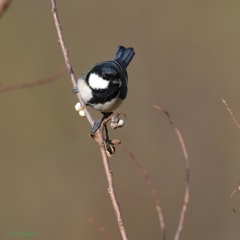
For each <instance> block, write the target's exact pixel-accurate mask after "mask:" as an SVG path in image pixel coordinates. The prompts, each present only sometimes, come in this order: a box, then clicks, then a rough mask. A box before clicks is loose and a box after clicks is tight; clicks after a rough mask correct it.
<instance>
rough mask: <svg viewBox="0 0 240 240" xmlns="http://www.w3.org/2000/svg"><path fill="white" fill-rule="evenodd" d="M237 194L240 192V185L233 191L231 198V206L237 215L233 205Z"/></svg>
mask: <svg viewBox="0 0 240 240" xmlns="http://www.w3.org/2000/svg"><path fill="white" fill-rule="evenodd" d="M236 192H240V183H239V184H238V187H237V188H236V189H234V190H233V192H232V193H231V196H230V202H231V205H232V210H233V211H234V212H235V213H236V212H237V211H236V209H235V207H234V204H233V196H234V195H235V193H236Z"/></svg>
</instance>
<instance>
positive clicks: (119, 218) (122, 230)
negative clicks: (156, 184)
mask: <svg viewBox="0 0 240 240" xmlns="http://www.w3.org/2000/svg"><path fill="white" fill-rule="evenodd" d="M51 4H52V13H53V18H54V22H55V26H56V29H57V34H58V39H59V43H60V45H61V48H62V52H63V56H64V59H65V63H66V66H67V68H68V70H69V73H70V75H71V81H72V84H73V87H76V78H75V74H74V72H73V69H72V66H71V64H70V60H69V56H68V50H67V48H66V47H65V43H64V40H63V35H62V30H61V29H62V28H61V25H60V22H59V18H58V13H57V6H56V0H51ZM77 97H78V99H79V102H80V103H81V105H82V106H83V107H84V110H85V113H86V117H87V119H88V121H89V123H90V124H91V125H93V122H94V121H93V118H92V116H91V115H90V112H89V111H88V110H87V108H86V106H85V104H84V102H83V100H82V98H81V95H80V93H78V94H77ZM96 136H97V141H98V144H99V148H100V152H101V156H102V160H103V166H104V170H105V174H106V177H107V182H108V192H109V195H110V198H111V201H112V205H113V209H114V212H115V215H116V218H117V223H118V227H119V231H120V233H121V235H122V239H123V240H128V236H127V232H126V229H125V226H124V224H123V218H122V213H121V210H120V206H119V203H118V201H117V197H116V193H115V188H114V184H113V177H112V170H111V168H110V166H109V161H108V157H107V154H106V150H105V147H104V139H103V135H102V131H101V129H99V130H98V131H97V133H96Z"/></svg>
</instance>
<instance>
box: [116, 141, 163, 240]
mask: <svg viewBox="0 0 240 240" xmlns="http://www.w3.org/2000/svg"><path fill="white" fill-rule="evenodd" d="M118 146H119V147H120V148H121V149H122V150H123V151H124V152H125V153H127V154H128V155H129V157H130V158H131V159H132V160H133V162H134V163H135V164H136V166H137V168H138V169H139V171H140V172H141V173H142V175H143V176H144V178H145V179H146V181H147V184H148V186H149V188H150V190H151V194H152V196H153V199H154V202H155V206H156V210H157V215H158V219H159V223H160V229H161V231H162V239H163V240H166V226H165V222H164V218H163V213H162V208H161V205H160V199H159V197H158V195H157V192H156V189H155V187H154V185H153V181H152V179H151V177H150V175H149V174H148V172H147V171H146V170H145V169H144V167H143V166H142V165H141V163H140V162H139V161H138V160H137V158H136V157H135V156H134V155H133V154H132V153H131V152H130V151H129V150H128V149H127V148H126V147H124V146H123V145H122V144H121V145H118Z"/></svg>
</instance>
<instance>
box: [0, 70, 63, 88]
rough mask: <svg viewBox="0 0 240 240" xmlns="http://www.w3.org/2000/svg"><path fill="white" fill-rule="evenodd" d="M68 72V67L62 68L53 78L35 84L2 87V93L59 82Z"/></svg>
mask: <svg viewBox="0 0 240 240" xmlns="http://www.w3.org/2000/svg"><path fill="white" fill-rule="evenodd" d="M65 72H66V67H63V68H60V69H59V70H58V71H57V72H56V73H55V74H54V75H53V76H51V77H48V78H45V79H40V80H37V81H35V82H28V83H19V84H15V85H12V86H2V87H0V93H5V92H10V91H14V90H20V89H26V88H33V87H38V86H40V85H44V84H48V83H52V82H54V81H56V80H58V79H59V78H60V77H61V76H62V75H63V74H64V73H65Z"/></svg>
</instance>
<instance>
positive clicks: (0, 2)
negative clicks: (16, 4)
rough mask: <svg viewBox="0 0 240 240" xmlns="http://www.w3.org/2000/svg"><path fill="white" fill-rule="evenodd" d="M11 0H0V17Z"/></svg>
mask: <svg viewBox="0 0 240 240" xmlns="http://www.w3.org/2000/svg"><path fill="white" fill-rule="evenodd" d="M11 1H12V0H0V17H2V15H3V14H4V13H5V12H6V11H7V9H8V7H9V5H10V3H11Z"/></svg>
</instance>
